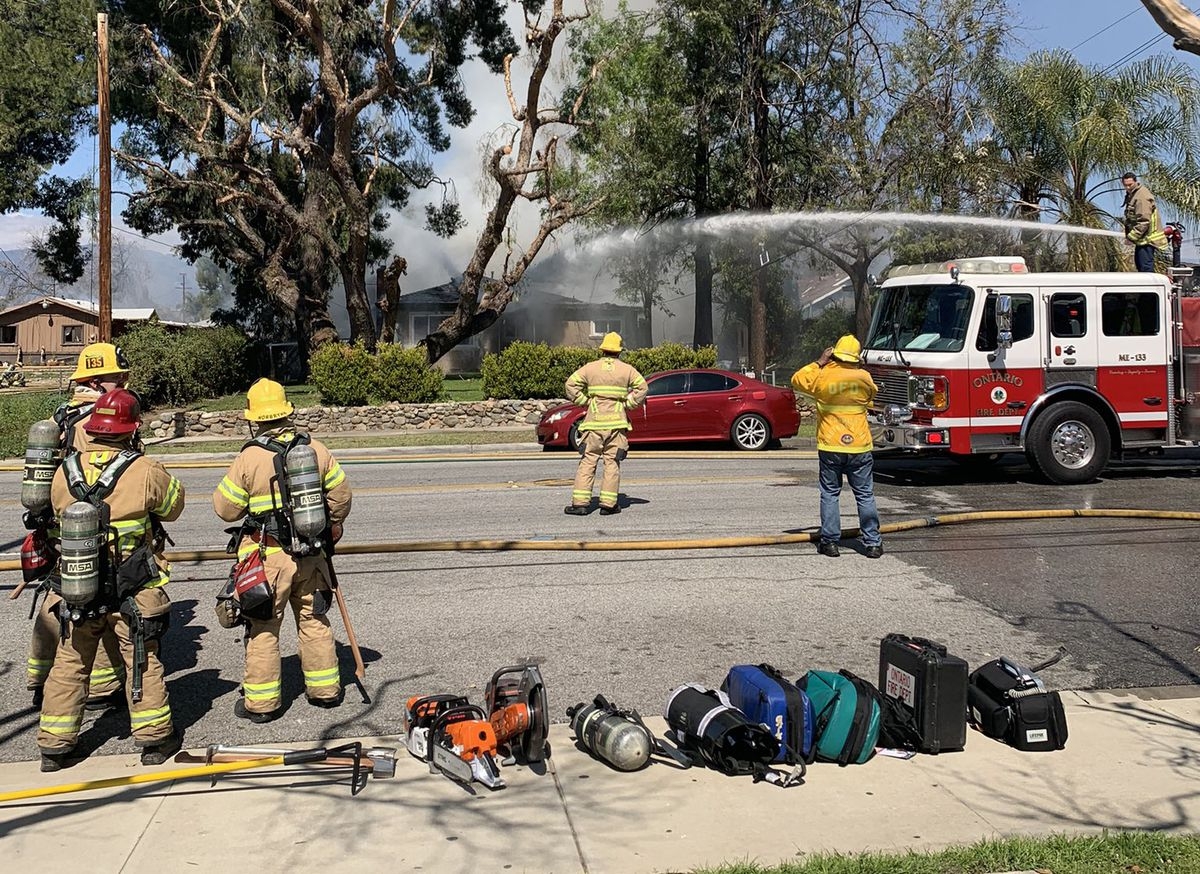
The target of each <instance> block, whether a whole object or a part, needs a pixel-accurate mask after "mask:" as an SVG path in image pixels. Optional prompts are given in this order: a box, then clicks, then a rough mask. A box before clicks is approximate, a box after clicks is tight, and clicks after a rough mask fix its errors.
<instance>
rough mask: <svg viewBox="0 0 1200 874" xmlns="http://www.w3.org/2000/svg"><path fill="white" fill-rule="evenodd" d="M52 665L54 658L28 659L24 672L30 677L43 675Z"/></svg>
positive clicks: (47, 672) (48, 671)
mask: <svg viewBox="0 0 1200 874" xmlns="http://www.w3.org/2000/svg"><path fill="white" fill-rule="evenodd" d="M52 667H54V659H29V661H28V662H27V667H26V670H25V672H26V673H27V674H29V676H31V677H44V676H46V674H49V673H50V669H51V668H52Z"/></svg>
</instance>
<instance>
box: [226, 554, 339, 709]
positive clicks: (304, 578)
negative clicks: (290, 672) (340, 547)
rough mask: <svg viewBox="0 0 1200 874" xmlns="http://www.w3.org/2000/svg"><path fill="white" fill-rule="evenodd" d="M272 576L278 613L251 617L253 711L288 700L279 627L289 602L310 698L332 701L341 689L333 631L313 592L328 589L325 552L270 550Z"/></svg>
mask: <svg viewBox="0 0 1200 874" xmlns="http://www.w3.org/2000/svg"><path fill="white" fill-rule="evenodd" d="M263 563H264V565H265V566H266V570H267V579H268V580H269V581H270V582H271V586H272V588H274V590H275V615H274V616H273V617H272V618H271V619H269V620H266V621H263V620H258V619H250V620H248V621H249V623H250V629H249V631H248V632H247V634H246V674H245V679H244V680H243V681H242V693H243V694H244V695H245V698H246V709H247V710H248V711H250V712H251V713H270V712H271V711H272V710H278V709H279V707H280V706H281V705H282V703H283V699H282V693H281V683H280V672H281V668H280V662H279V629H280V627H281V626H282V625H283V614H284V610H285V609H286V608H287V606H288V605H289V604H290V605H291V608H292V614H293V616H294V618H295V620H296V635H297V637H298V638H299V649H300V670H301V671H302V672H303V674H304V690H305V693H306V694H307V695H308V697H309V698H318V699H326V700H331V699H334V698H337V697H338V696H339V695H340V694H341V691H342V680H341V675H340V673H339V671H338V662H337V649H336V647H335V646H334V642H333V630H332V629H331V628H330V627H329V620H328V619H327V618H326V617H325V615H324V614H323V613H322V614H321V615H319V616H318V615H315V614H314V613H313V593H314V592H316V591H318V590H319V589H328V588H329V577H328V570H327V569H326V566H325V559H324V558H323V557H321V556H311V557H307V558H301V559H294V558H292V557H291V556H290V555H288V554H287V553H285V552H271V553H268V554H267V555H266V557H265V558H264V559H263Z"/></svg>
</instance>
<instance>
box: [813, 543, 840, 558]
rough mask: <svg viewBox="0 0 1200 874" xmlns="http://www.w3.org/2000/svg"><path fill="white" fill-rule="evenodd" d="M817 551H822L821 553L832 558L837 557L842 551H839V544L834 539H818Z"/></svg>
mask: <svg viewBox="0 0 1200 874" xmlns="http://www.w3.org/2000/svg"><path fill="white" fill-rule="evenodd" d="M817 552H819V553H821V555H827V556H829V557H830V558H837V557H838V556H839V555H841V553H840V552H838V545H837V544H836V543H834V542H833V541H832V540H818V541H817Z"/></svg>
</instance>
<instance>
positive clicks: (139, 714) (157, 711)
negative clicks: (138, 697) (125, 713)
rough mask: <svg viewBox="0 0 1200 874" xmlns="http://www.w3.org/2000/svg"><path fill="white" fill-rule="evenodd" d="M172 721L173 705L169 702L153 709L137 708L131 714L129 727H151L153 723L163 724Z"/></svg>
mask: <svg viewBox="0 0 1200 874" xmlns="http://www.w3.org/2000/svg"><path fill="white" fill-rule="evenodd" d="M170 721H171V706H170V705H169V704H164V705H163V706H162V707H155V708H154V709H153V710H135V711H132V712H130V714H129V727H130V728H131V729H138V728H149V727H150V726H152V725H162V724H163V723H165V722H170Z"/></svg>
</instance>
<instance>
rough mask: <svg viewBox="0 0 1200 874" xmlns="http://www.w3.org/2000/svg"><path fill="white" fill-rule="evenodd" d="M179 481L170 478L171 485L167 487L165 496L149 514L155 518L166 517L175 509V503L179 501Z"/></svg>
mask: <svg viewBox="0 0 1200 874" xmlns="http://www.w3.org/2000/svg"><path fill="white" fill-rule="evenodd" d="M179 488H180V484H179V480H177V479H176V478H175V477H171V484H170V485H169V486H167V495H166V497H164V498H163V500H162V503H161V504H159V505H158V506H157V507H155V508H154V509H153V510H151V511H150V512H151V513H153V514H154V515H155V516H166V515H167V514H168V513H170V512H171V511H172V510H173V509H175V502H176V501H178V500H179Z"/></svg>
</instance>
